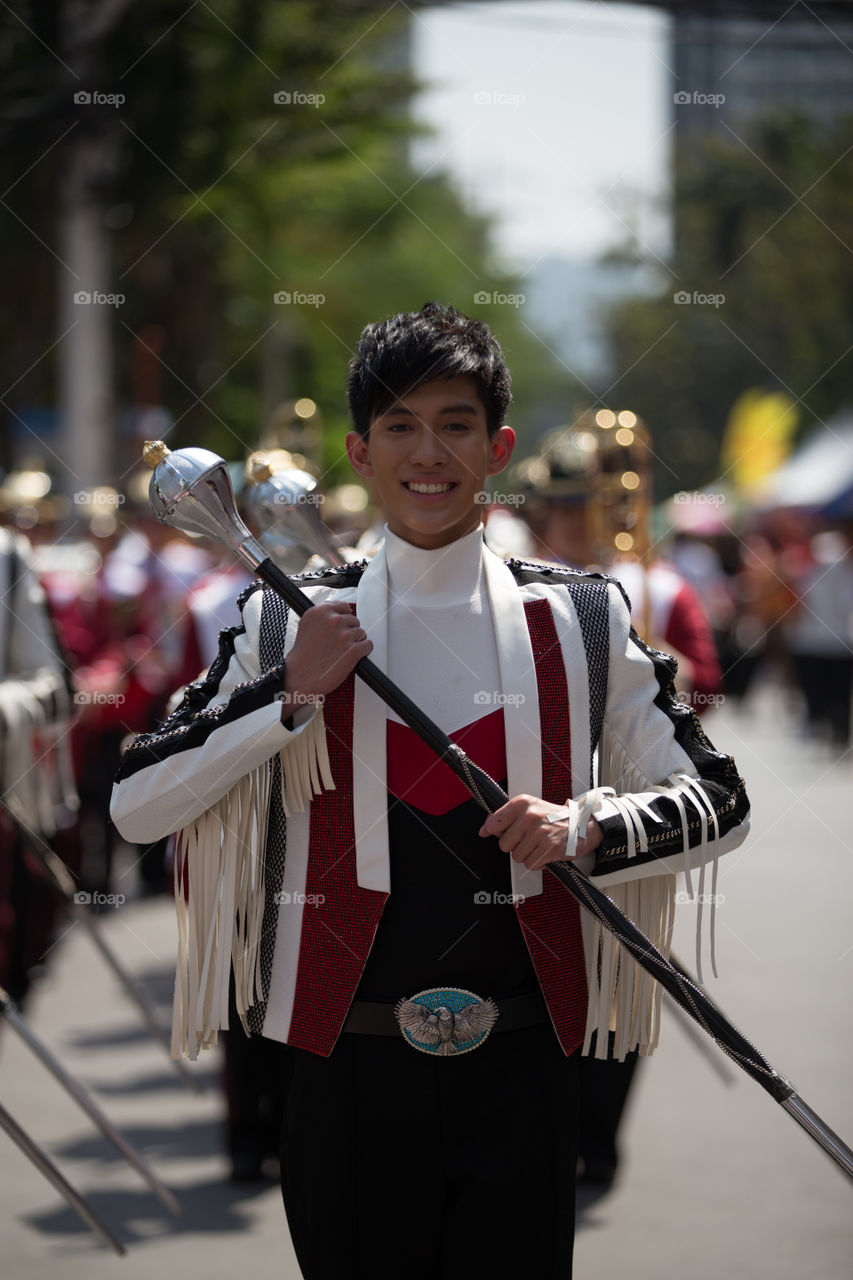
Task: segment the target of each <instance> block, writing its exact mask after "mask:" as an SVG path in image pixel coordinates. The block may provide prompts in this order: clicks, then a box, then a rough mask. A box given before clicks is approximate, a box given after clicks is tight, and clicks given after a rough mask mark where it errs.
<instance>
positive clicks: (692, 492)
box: [672, 489, 726, 507]
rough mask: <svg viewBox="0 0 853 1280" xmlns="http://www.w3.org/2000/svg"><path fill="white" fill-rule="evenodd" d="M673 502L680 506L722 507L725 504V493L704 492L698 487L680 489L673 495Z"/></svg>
mask: <svg viewBox="0 0 853 1280" xmlns="http://www.w3.org/2000/svg"><path fill="white" fill-rule="evenodd" d="M672 500H673V502H675V503H677V504H678V506H680V507H722V506H724V505H725V501H726V495H725V494H724V493H702V492H700V491H699V490H698V489H679V491H678V493H674V494H673V495H672Z"/></svg>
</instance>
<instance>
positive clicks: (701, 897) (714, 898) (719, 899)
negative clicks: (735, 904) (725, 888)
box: [675, 889, 726, 907]
mask: <svg viewBox="0 0 853 1280" xmlns="http://www.w3.org/2000/svg"><path fill="white" fill-rule="evenodd" d="M725 900H726V895H725V894H724V893H694V894H693V897H692V898H691V896H690V894H689V893H688V892H687V890H686V889H679V890H678V892H677V893H676V895H675V901H676V903H677V904H678V905H679V906H683V905H684V904H685V902H693V903H695V904H696V906H699V907H721V906H722V905H723V903H724V902H725Z"/></svg>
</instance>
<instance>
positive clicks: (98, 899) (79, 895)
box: [74, 889, 127, 907]
mask: <svg viewBox="0 0 853 1280" xmlns="http://www.w3.org/2000/svg"><path fill="white" fill-rule="evenodd" d="M74 901H75V902H76V903H77V904H78V906H83V907H123V906H124V904H125V903H126V902H127V898H126V897H125V896H124V894H123V893H101V892H99V891H98V890H97V889H96V890H95V892H94V893H88V892H87V890H85V889H78V891H77V892H76V893H75V895H74Z"/></svg>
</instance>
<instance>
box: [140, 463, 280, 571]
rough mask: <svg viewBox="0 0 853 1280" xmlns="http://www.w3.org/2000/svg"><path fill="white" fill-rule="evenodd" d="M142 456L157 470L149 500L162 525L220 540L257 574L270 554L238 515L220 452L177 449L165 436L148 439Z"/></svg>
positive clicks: (151, 484) (153, 476)
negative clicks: (163, 437) (174, 450)
mask: <svg viewBox="0 0 853 1280" xmlns="http://www.w3.org/2000/svg"><path fill="white" fill-rule="evenodd" d="M142 457H143V461H144V462H146V463H147V465H148V466H149V467H151V469H152V470H153V472H154V474H153V475H152V477H151V483H150V484H149V486H148V498H149V501H150V503H151V509H152V511H153V512H154V514H155V516H156V517H157V519H158V520H159V521H160V522H161V523H162V524H168V525H171V526H172V528H173V529H180V530H181V531H182V532H183V533H191V534H201V535H202V536H203V537H205V538H213V539H214V541H216V542H221V543H222V545H223V546H224V547H227V548H228V550H229V551H232V552H233V553H234V554H235V555H237V556H239V558H240V559H241V560H242V561H243V563H244V564H245V565H247V566H248V568H249V569H251V570H252V572H254V571H255V570H256V569H257V567H258V565H260V564H263V562H264V561H265V560H267V559H268V558H269V556H268V553H267V552H266V551H265V550H264V549H263V547H262V546H261V545H260V543H259V542H258V541H257V540H256V539H255V538H254V537H253V536H252V534H251V533H250V532H249V530H248V529H247V528H246V526H245V524H244V523H243V521H242V520H241V519H240V516H239V515H238V514H237V504H236V503H235V501H234V490H233V489H232V487H231V480H230V478H229V475H228V472H227V470H226V469H225V463H224V462H223V460H222V458H220V457H219V456H218V454H215V453H211V452H210V450H209V449H179V450H178V451H177V452H175V453H172V451H171V450H170V449H169V448H168V447H167V446H166V445H165V444H164V443H163V441H162V440H147V441H146V442H145V448H144V449H143V452H142Z"/></svg>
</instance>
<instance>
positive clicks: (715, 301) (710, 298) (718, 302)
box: [672, 289, 726, 307]
mask: <svg viewBox="0 0 853 1280" xmlns="http://www.w3.org/2000/svg"><path fill="white" fill-rule="evenodd" d="M672 300H673V302H674V303H675V305H676V306H677V307H687V306H690V304H691V303H692V304H693V306H696V307H721V306H722V305H723V303H724V302H725V300H726V295H725V294H724V293H700V292H699V290H698V289H694V290H693V292H692V293H691V292H690V290H689V289H678V290H677V292H675V293H674V294H673V295H672Z"/></svg>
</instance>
